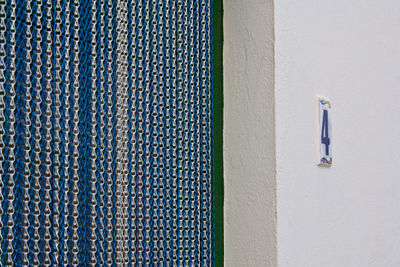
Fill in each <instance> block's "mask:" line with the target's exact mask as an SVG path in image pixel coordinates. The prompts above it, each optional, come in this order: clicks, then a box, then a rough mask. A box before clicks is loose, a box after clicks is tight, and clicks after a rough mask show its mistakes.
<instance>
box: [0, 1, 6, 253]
mask: <svg viewBox="0 0 400 267" xmlns="http://www.w3.org/2000/svg"><path fill="white" fill-rule="evenodd" d="M5 20H6V2H5V1H1V2H0V177H4V174H5V171H4V169H3V163H4V162H5V158H4V148H5V144H4V135H5V130H4V122H5V116H4V110H5V102H4V97H5V93H6V92H5V88H4V87H5V82H6V80H5V70H6V65H5V59H6V51H5V44H6V36H5V34H6V23H5ZM3 189H4V183H3V179H0V259H2V257H3V253H4V251H3V249H2V247H3V239H4V238H3V234H2V232H3V227H4V225H3V215H4V210H3V201H4V196H3Z"/></svg>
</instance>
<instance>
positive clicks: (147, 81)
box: [144, 1, 152, 264]
mask: <svg viewBox="0 0 400 267" xmlns="http://www.w3.org/2000/svg"><path fill="white" fill-rule="evenodd" d="M150 12H151V10H150V1H147V2H146V7H145V13H146V17H145V22H146V26H145V29H146V35H145V40H146V44H145V53H146V56H145V58H146V60H145V72H146V79H145V88H146V89H145V101H144V104H145V121H144V122H145V123H144V124H145V149H146V152H145V160H144V161H145V166H146V167H145V168H144V178H145V185H144V189H145V195H144V198H145V205H144V209H145V222H144V230H145V237H146V239H145V246H144V250H145V251H144V256H145V263H147V264H148V263H149V260H150V242H151V240H150V239H151V236H150V193H149V191H150V178H151V173H150V164H151V163H150V127H151V124H150V122H151V120H150V97H151V93H152V90H151V81H150V77H151V73H150V60H151V55H150V47H151V45H152V44H151V42H150V39H151V38H150V34H151V32H150V18H151V17H150Z"/></svg>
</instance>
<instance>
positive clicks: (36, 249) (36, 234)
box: [33, 0, 43, 266]
mask: <svg viewBox="0 0 400 267" xmlns="http://www.w3.org/2000/svg"><path fill="white" fill-rule="evenodd" d="M36 9H37V14H36V23H37V24H36V64H35V65H36V90H35V91H36V92H35V93H36V99H35V149H34V153H35V161H34V166H35V173H34V180H35V181H34V189H33V191H34V212H33V217H34V222H33V265H34V266H38V265H39V264H40V262H39V255H40V246H39V242H40V239H41V234H40V222H41V219H40V214H41V210H40V202H41V197H40V191H41V189H42V188H41V184H40V179H41V165H42V160H41V158H40V154H41V142H42V135H41V128H42V122H41V117H42V109H41V105H42V98H41V94H42V89H43V88H42V83H41V82H42V70H41V69H42V59H41V57H42V21H41V18H42V1H41V0H38V1H37V7H36Z"/></svg>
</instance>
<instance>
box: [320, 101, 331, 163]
mask: <svg viewBox="0 0 400 267" xmlns="http://www.w3.org/2000/svg"><path fill="white" fill-rule="evenodd" d="M318 107H319V127H318V133H317V134H318V137H319V138H318V139H319V142H318V143H319V159H318V166H322V167H330V166H331V165H332V127H331V120H332V118H331V107H332V104H331V102H330V101H329V100H328V99H326V98H325V97H318Z"/></svg>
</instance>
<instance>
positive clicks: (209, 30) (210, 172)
mask: <svg viewBox="0 0 400 267" xmlns="http://www.w3.org/2000/svg"><path fill="white" fill-rule="evenodd" d="M206 10H207V12H206V19H207V31H206V32H207V39H206V40H207V48H208V53H209V56H210V57H211V55H212V53H211V51H212V44H211V42H212V40H211V34H212V25H211V23H212V21H211V18H212V14H211V12H212V7H211V6H210V1H207V4H206ZM207 69H208V75H207V89H208V91H207V95H208V99H209V100H208V101H207V103H208V112H207V118H208V129H207V132H208V147H207V148H208V149H207V153H208V158H207V161H208V177H207V178H208V222H209V227H208V244H207V248H208V253H209V254H208V264H209V266H211V265H212V263H213V261H212V260H213V259H212V253H213V249H212V248H213V245H212V234H213V232H212V223H213V221H212V212H213V211H212V205H213V203H212V202H211V201H213V197H212V194H213V186H214V185H213V183H212V181H213V177H212V175H213V155H212V149H213V148H212V138H213V137H212V98H213V95H212V94H213V91H212V59H211V58H209V59H208V61H207Z"/></svg>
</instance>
